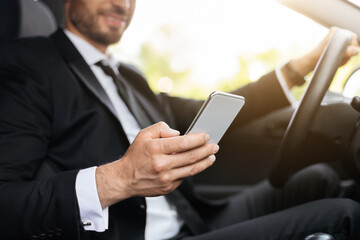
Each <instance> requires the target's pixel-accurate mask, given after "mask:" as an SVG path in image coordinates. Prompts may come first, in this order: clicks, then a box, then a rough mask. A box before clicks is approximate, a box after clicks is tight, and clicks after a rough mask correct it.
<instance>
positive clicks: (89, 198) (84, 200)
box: [65, 30, 184, 240]
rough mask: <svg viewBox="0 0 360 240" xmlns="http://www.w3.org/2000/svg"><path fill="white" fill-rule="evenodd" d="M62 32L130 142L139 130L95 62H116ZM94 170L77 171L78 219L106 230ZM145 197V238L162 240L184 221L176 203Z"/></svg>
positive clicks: (87, 226) (94, 228)
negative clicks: (106, 98) (103, 91)
mask: <svg viewBox="0 0 360 240" xmlns="http://www.w3.org/2000/svg"><path fill="white" fill-rule="evenodd" d="M65 33H66V35H67V36H68V37H69V39H70V40H71V41H72V43H73V44H74V45H75V47H76V48H77V50H78V51H79V52H80V54H81V55H82V57H83V58H84V59H85V61H86V63H87V64H88V65H89V66H90V68H91V70H92V71H93V73H94V74H95V76H96V78H97V79H98V81H99V82H100V84H101V86H102V87H103V88H104V90H105V92H106V94H107V95H108V97H109V98H110V101H111V103H112V104H113V106H114V108H115V110H116V112H117V117H118V119H119V121H120V123H121V125H122V127H123V129H124V131H125V133H126V135H127V138H128V140H129V142H130V143H132V142H133V141H134V139H135V137H136V135H137V134H138V132H139V131H140V127H139V125H138V123H137V122H136V120H135V118H134V117H133V115H132V114H131V112H130V111H129V109H128V108H127V106H126V104H125V103H124V102H123V100H122V99H121V98H120V96H119V94H118V92H117V88H116V86H115V84H114V82H113V79H112V78H111V77H110V76H108V75H106V74H105V73H104V72H103V70H102V69H101V68H100V67H99V66H97V65H95V64H96V63H97V62H99V61H106V62H107V63H108V64H109V65H110V66H111V67H112V68H113V70H114V71H115V72H117V71H118V68H117V66H116V63H115V62H114V61H113V60H112V59H111V58H110V57H109V56H106V55H104V54H103V53H101V52H100V51H98V50H97V49H96V48H95V47H93V46H92V45H91V44H89V43H88V42H86V41H85V40H83V39H81V38H79V37H78V36H76V35H74V34H73V33H71V32H69V31H67V30H65ZM95 171H96V167H91V168H87V169H83V170H80V171H79V173H78V175H77V177H76V184H75V189H76V195H77V200H78V203H79V208H80V218H81V221H82V222H83V223H87V224H85V226H84V228H85V230H89V231H97V232H103V231H105V230H106V229H108V218H109V217H108V211H109V210H108V208H105V209H102V208H101V204H100V201H99V196H98V193H97V188H96V180H95ZM145 200H146V205H147V208H146V227H145V239H146V240H152V239H165V238H171V237H173V236H175V235H176V234H177V233H178V232H179V231H180V228H181V227H182V225H183V223H184V222H183V220H182V219H181V218H180V216H179V215H178V213H177V211H176V208H175V206H173V205H172V204H171V203H169V202H168V201H167V199H166V198H165V197H164V196H159V197H150V198H148V197H147V198H145Z"/></svg>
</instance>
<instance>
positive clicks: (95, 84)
mask: <svg viewBox="0 0 360 240" xmlns="http://www.w3.org/2000/svg"><path fill="white" fill-rule="evenodd" d="M50 38H51V39H53V41H54V42H55V44H56V46H57V48H58V49H59V51H60V53H61V54H62V56H63V57H64V58H65V60H66V61H67V62H68V64H69V66H70V68H71V69H72V71H73V72H74V73H75V75H76V76H77V77H78V78H79V79H80V80H81V81H82V83H83V84H84V85H85V86H86V87H87V88H88V89H89V90H90V91H91V92H92V93H93V94H94V95H95V96H96V97H97V98H98V99H99V100H100V102H102V103H103V104H104V105H105V107H106V108H107V109H108V110H109V111H110V112H111V113H112V114H113V115H114V116H115V117H116V118H117V113H116V111H115V108H114V106H113V105H112V103H111V101H110V99H109V97H108V96H107V94H106V92H105V90H104V89H103V88H102V86H101V84H100V83H99V81H98V80H97V79H96V77H95V75H94V73H93V72H92V71H91V69H90V67H89V66H88V65H87V63H86V62H85V60H84V59H83V57H82V56H81V55H80V53H79V52H78V51H77V49H76V48H75V46H74V45H73V44H72V43H71V41H70V40H69V39H68V38H67V37H66V35H65V34H64V32H63V31H62V30H61V29H59V30H58V31H56V32H55V33H54V34H53V35H51V36H50Z"/></svg>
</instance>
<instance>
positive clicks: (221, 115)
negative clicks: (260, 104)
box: [186, 92, 245, 143]
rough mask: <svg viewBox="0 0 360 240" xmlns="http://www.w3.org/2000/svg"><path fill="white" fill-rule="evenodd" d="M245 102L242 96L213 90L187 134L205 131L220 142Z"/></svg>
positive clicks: (212, 140)
mask: <svg viewBox="0 0 360 240" xmlns="http://www.w3.org/2000/svg"><path fill="white" fill-rule="evenodd" d="M244 104H245V99H244V97H242V96H238V95H234V94H230V93H224V92H213V93H211V94H210V96H209V97H208V98H207V99H206V101H205V102H204V104H203V105H202V107H201V109H200V110H199V112H198V114H197V115H196V117H195V119H194V120H193V122H192V123H191V125H190V127H189V129H188V130H187V132H186V134H191V133H199V132H205V133H208V134H209V135H210V141H209V142H212V143H218V142H219V141H220V140H221V138H222V136H223V135H224V134H225V132H226V130H227V129H228V128H229V126H230V124H231V123H232V121H233V120H234V119H235V117H236V116H237V114H238V113H239V112H240V110H241V108H242V107H243V106H244Z"/></svg>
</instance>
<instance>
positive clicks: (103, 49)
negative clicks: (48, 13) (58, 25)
mask: <svg viewBox="0 0 360 240" xmlns="http://www.w3.org/2000/svg"><path fill="white" fill-rule="evenodd" d="M66 30H68V31H69V32H71V33H73V34H75V35H76V36H78V37H80V38H82V39H84V40H85V41H87V42H88V43H90V44H91V45H93V46H94V47H95V48H96V49H97V50H99V51H100V52H102V53H103V54H105V52H106V49H107V46H106V45H102V44H99V43H97V42H95V41H93V40H91V39H89V38H88V37H86V36H84V35H83V34H81V33H80V32H79V31H78V30H77V29H76V28H75V27H74V26H72V25H67V26H66Z"/></svg>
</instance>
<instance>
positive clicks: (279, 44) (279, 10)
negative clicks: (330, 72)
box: [110, 0, 342, 98]
mask: <svg viewBox="0 0 360 240" xmlns="http://www.w3.org/2000/svg"><path fill="white" fill-rule="evenodd" d="M326 33H327V28H326V27H323V26H322V25H320V24H318V23H316V22H315V21H313V20H310V19H309V18H308V17H305V16H303V15H302V14H300V13H297V12H296V11H294V10H291V9H289V8H287V7H285V6H283V5H281V4H280V3H278V2H276V1H271V0H251V1H248V0H246V1H245V0H238V1H233V0H222V1H219V0H172V1H168V0H153V1H147V0H138V1H137V10H136V12H135V16H134V19H133V22H132V26H130V28H129V29H128V32H127V33H126V34H125V36H124V38H123V39H122V41H121V43H120V44H118V45H115V46H113V47H112V48H111V50H110V51H111V52H112V53H113V54H114V55H115V57H116V58H118V59H120V60H124V61H127V62H131V63H134V64H135V65H137V66H138V67H139V68H140V69H141V70H142V71H143V72H144V73H145V75H146V76H147V78H148V80H149V84H150V86H151V87H152V89H153V90H154V91H156V92H160V91H162V92H167V93H169V94H171V95H177V96H185V97H193V98H205V97H206V96H207V95H208V94H209V93H210V92H212V91H213V90H214V89H217V90H222V91H228V90H231V89H234V88H236V87H238V86H240V85H245V84H247V83H249V82H252V81H256V80H257V79H258V78H259V77H260V76H261V75H263V74H265V73H267V72H269V71H271V70H273V69H274V67H275V66H278V65H281V64H283V63H285V62H286V61H287V60H289V59H291V58H294V57H297V56H300V55H301V54H303V53H305V52H306V51H308V50H310V49H311V48H312V47H314V46H315V45H316V44H317V43H318V42H319V41H320V40H321V39H322V37H323V36H325V34H326ZM339 86H341V87H340V88H341V89H340V88H339V87H335V88H339V90H338V91H341V90H342V85H341V84H339ZM302 90H303V88H301V89H295V90H294V91H295V94H296V95H299V96H300V94H301V91H302ZM298 98H299V97H298Z"/></svg>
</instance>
